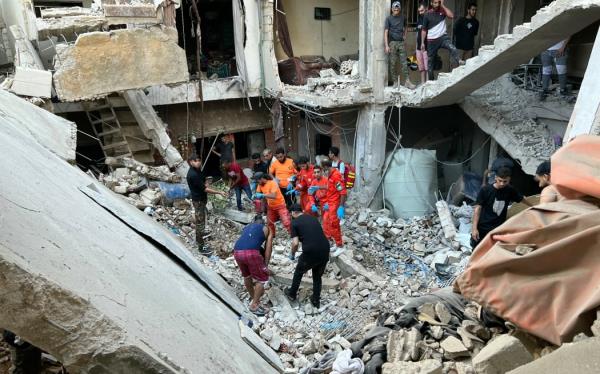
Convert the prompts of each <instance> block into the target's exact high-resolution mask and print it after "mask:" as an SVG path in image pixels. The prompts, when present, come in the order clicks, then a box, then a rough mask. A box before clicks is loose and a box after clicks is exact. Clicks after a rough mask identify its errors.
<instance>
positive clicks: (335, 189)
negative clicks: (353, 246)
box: [321, 160, 347, 257]
mask: <svg viewBox="0 0 600 374" xmlns="http://www.w3.org/2000/svg"><path fill="white" fill-rule="evenodd" d="M321 167H322V168H323V173H324V174H325V176H326V177H327V187H325V190H326V194H325V198H324V202H323V231H325V236H326V237H327V239H329V240H331V239H333V240H334V241H335V246H334V247H333V248H332V251H334V253H333V256H334V257H336V256H339V255H340V254H341V253H342V252H343V251H344V242H343V241H342V229H341V227H340V220H341V219H344V217H345V215H346V208H345V207H344V204H345V203H346V196H347V191H346V183H345V182H344V177H343V176H342V174H341V173H340V172H339V170H338V169H336V168H334V167H333V166H332V164H331V160H324V161H323V162H321ZM321 188H322V187H321Z"/></svg>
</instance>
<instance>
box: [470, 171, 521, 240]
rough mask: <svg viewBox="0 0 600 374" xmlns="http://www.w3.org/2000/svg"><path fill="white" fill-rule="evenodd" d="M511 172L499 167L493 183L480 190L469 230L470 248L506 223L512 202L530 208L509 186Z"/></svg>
mask: <svg viewBox="0 0 600 374" xmlns="http://www.w3.org/2000/svg"><path fill="white" fill-rule="evenodd" d="M511 175H512V172H511V170H510V169H509V168H507V167H501V168H500V169H499V170H498V171H497V173H496V176H495V182H494V184H492V185H487V186H484V187H482V188H481V190H480V191H479V194H478V195H477V201H476V202H475V209H474V211H473V220H472V221H473V222H472V224H473V226H472V228H471V247H473V248H475V247H476V246H477V245H478V244H479V242H481V240H483V238H485V236H486V235H487V234H488V233H489V232H490V231H492V230H493V229H495V228H496V227H498V226H500V225H501V224H503V223H504V221H506V213H507V211H508V206H509V205H510V203H512V202H516V203H519V202H521V201H522V202H523V203H524V204H526V205H528V206H531V203H529V202H528V201H527V200H525V199H523V195H521V194H520V193H519V192H518V191H517V190H516V189H515V188H514V187H513V186H511V185H510V178H511Z"/></svg>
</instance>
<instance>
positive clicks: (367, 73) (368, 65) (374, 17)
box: [359, 1, 390, 103]
mask: <svg viewBox="0 0 600 374" xmlns="http://www.w3.org/2000/svg"><path fill="white" fill-rule="evenodd" d="M389 8H390V4H389V2H386V1H361V2H360V9H359V10H360V17H359V19H360V24H359V35H360V37H359V70H360V77H361V80H362V81H363V83H365V84H368V85H370V86H371V87H372V88H373V98H374V100H375V102H378V103H382V102H383V100H384V94H383V89H384V87H385V85H386V84H387V82H386V74H387V58H386V55H385V51H384V46H383V31H384V22H385V17H386V16H387V15H388V14H389Z"/></svg>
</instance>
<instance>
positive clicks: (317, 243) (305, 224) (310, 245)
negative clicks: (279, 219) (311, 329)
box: [284, 204, 330, 309]
mask: <svg viewBox="0 0 600 374" xmlns="http://www.w3.org/2000/svg"><path fill="white" fill-rule="evenodd" d="M291 211H292V217H293V219H294V220H293V221H292V249H291V255H290V259H291V260H294V259H295V256H296V252H297V251H298V247H299V246H300V243H302V254H301V255H300V257H298V264H297V265H296V270H294V278H293V280H292V286H291V287H289V288H286V289H285V290H284V293H285V295H286V296H287V298H288V299H290V300H291V301H294V300H296V297H297V294H298V289H299V288H300V282H301V281H302V276H304V274H305V273H306V272H307V271H309V270H312V278H313V294H312V296H311V298H310V302H311V304H312V305H313V306H314V307H315V308H317V309H318V308H319V307H320V306H321V278H322V277H323V273H325V268H326V267H327V262H328V261H329V251H330V248H329V241H328V240H327V238H326V237H325V234H324V233H323V229H322V228H321V225H320V224H319V221H318V220H317V219H316V218H315V217H313V216H310V215H307V214H303V213H302V207H301V206H300V205H298V204H294V205H292V206H291Z"/></svg>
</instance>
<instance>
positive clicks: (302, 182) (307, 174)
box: [296, 165, 315, 215]
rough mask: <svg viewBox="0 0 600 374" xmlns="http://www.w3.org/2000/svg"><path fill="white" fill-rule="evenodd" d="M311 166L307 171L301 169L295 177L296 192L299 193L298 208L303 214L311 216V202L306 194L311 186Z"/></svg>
mask: <svg viewBox="0 0 600 374" xmlns="http://www.w3.org/2000/svg"><path fill="white" fill-rule="evenodd" d="M313 178H314V177H313V166H312V165H309V167H308V170H304V169H301V170H300V171H299V172H298V174H297V176H296V191H298V192H300V206H301V207H302V210H303V211H304V213H305V214H312V215H315V214H314V213H313V212H311V210H310V207H311V206H312V200H311V199H310V195H309V194H308V187H310V186H311V183H312V181H313Z"/></svg>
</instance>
